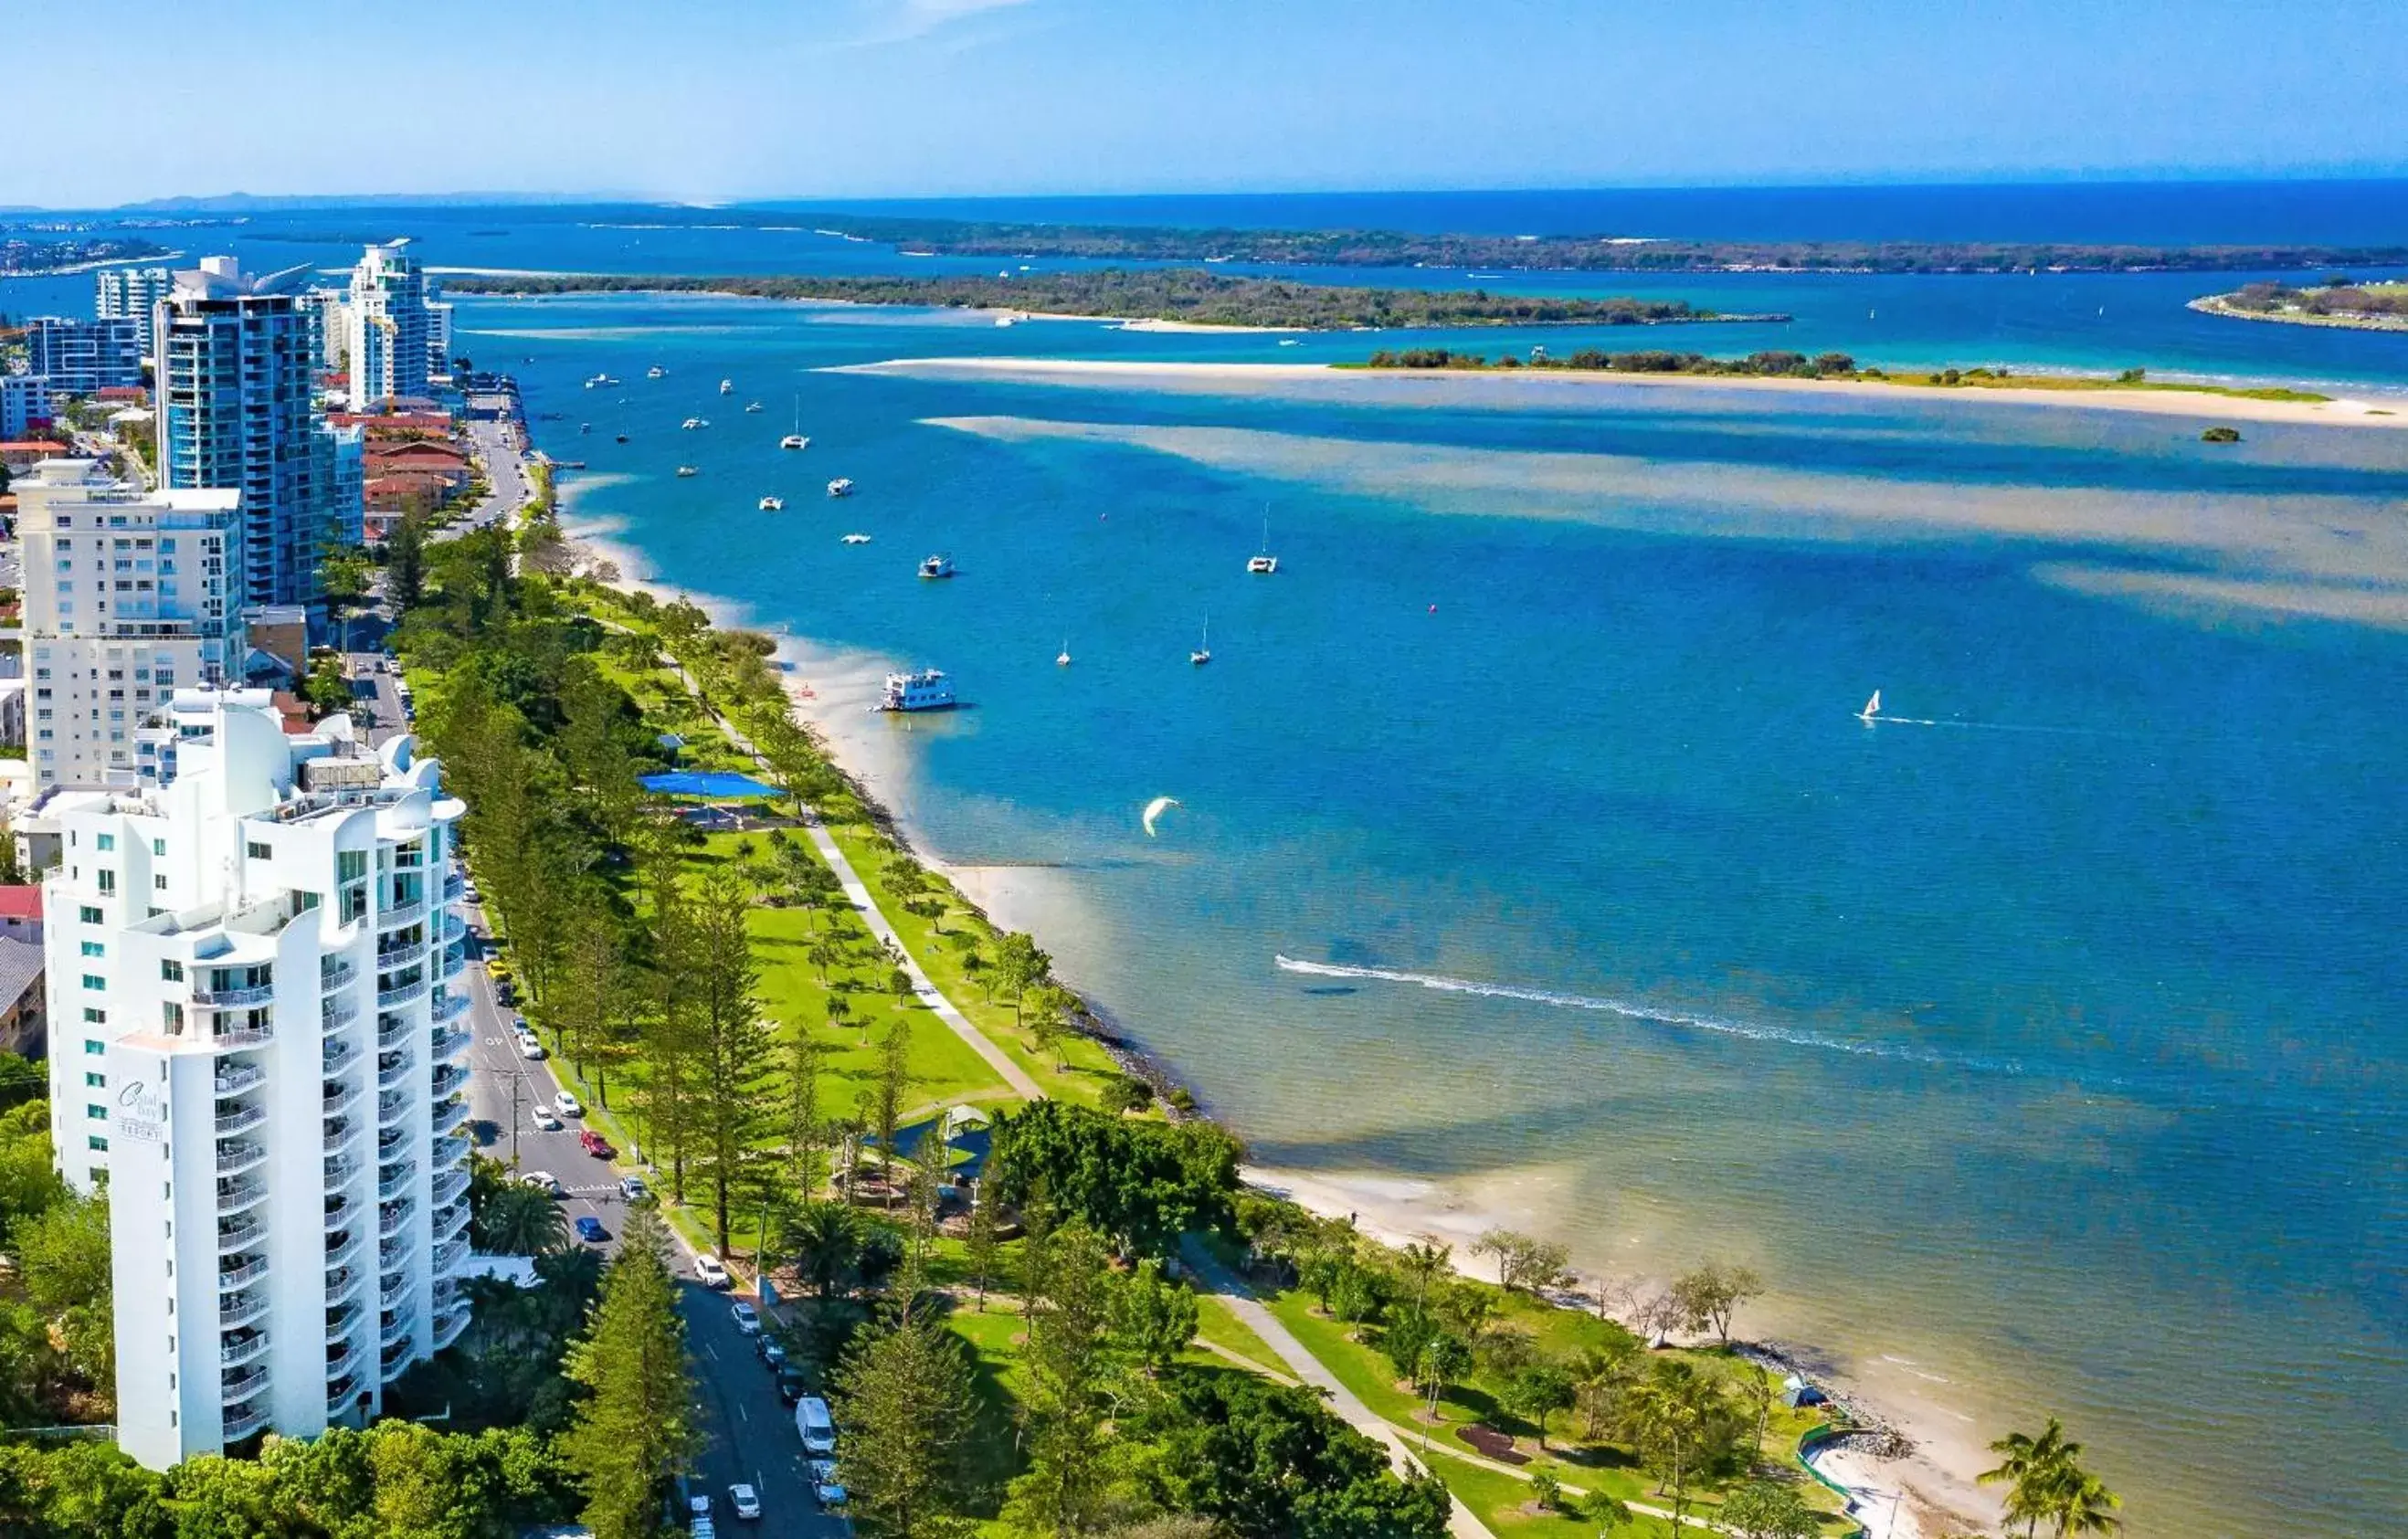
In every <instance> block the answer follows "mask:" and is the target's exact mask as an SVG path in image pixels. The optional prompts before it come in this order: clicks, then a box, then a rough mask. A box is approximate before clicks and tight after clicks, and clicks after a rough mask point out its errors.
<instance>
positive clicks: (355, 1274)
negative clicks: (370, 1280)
mask: <svg viewBox="0 0 2408 1539" xmlns="http://www.w3.org/2000/svg"><path fill="white" fill-rule="evenodd" d="M351 1243H352V1244H353V1245H354V1246H356V1245H358V1243H359V1242H358V1241H357V1240H354V1241H352V1242H351ZM366 1280H367V1273H366V1271H365V1270H363V1269H362V1268H360V1267H356V1266H338V1267H335V1268H333V1269H332V1270H330V1271H328V1272H327V1274H326V1302H327V1303H328V1304H335V1303H338V1302H340V1301H341V1300H344V1299H348V1298H350V1297H351V1295H352V1294H354V1293H356V1292H358V1291H359V1290H360V1284H361V1283H363V1282H366Z"/></svg>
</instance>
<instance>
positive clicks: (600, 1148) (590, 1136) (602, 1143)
mask: <svg viewBox="0 0 2408 1539" xmlns="http://www.w3.org/2000/svg"><path fill="white" fill-rule="evenodd" d="M577 1142H578V1144H579V1145H580V1146H581V1147H583V1149H584V1150H585V1152H586V1153H588V1154H590V1155H592V1156H594V1158H595V1159H596V1160H608V1159H609V1158H610V1156H611V1154H612V1153H613V1152H614V1151H613V1150H612V1149H611V1147H610V1141H609V1139H607V1138H605V1137H603V1136H602V1135H601V1134H600V1133H595V1131H594V1130H593V1129H592V1128H585V1129H582V1130H581V1131H580V1132H579V1133H578V1134H577Z"/></svg>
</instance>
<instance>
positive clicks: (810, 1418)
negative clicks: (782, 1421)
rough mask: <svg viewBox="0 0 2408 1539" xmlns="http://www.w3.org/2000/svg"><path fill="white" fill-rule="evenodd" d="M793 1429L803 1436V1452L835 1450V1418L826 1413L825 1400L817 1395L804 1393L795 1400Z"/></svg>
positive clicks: (812, 1452) (828, 1452) (818, 1452)
mask: <svg viewBox="0 0 2408 1539" xmlns="http://www.w3.org/2000/svg"><path fill="white" fill-rule="evenodd" d="M795 1431H796V1432H800V1433H801V1434H802V1436H803V1452H805V1453H807V1454H832V1453H834V1452H836V1418H833V1417H831V1416H829V1415H828V1407H827V1402H826V1401H824V1400H822V1399H821V1398H820V1397H819V1396H817V1395H805V1396H804V1397H803V1398H802V1399H800V1400H798V1401H796V1402H795Z"/></svg>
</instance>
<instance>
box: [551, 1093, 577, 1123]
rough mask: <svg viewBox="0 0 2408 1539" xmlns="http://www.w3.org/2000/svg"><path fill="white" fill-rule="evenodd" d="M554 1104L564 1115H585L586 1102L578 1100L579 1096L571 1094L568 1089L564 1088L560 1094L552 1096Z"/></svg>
mask: <svg viewBox="0 0 2408 1539" xmlns="http://www.w3.org/2000/svg"><path fill="white" fill-rule="evenodd" d="M552 1105H553V1107H554V1108H555V1109H557V1110H558V1111H559V1113H560V1115H561V1116H563V1117H582V1116H584V1115H585V1103H584V1102H582V1101H580V1100H578V1099H577V1097H575V1096H573V1095H571V1094H569V1093H568V1092H567V1091H566V1090H563V1091H561V1092H560V1093H559V1094H558V1095H555V1096H553V1097H552Z"/></svg>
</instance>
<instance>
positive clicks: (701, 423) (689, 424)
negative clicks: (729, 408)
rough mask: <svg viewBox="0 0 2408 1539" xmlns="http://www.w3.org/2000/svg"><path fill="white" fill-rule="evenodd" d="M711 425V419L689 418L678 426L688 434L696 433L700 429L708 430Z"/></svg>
mask: <svg viewBox="0 0 2408 1539" xmlns="http://www.w3.org/2000/svg"><path fill="white" fill-rule="evenodd" d="M678 426H680V427H681V428H683V429H685V430H686V431H687V432H688V433H692V432H695V430H696V429H698V428H707V427H709V426H710V418H708V417H689V418H687V419H686V420H684V421H682V422H680V423H679V424H678Z"/></svg>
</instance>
